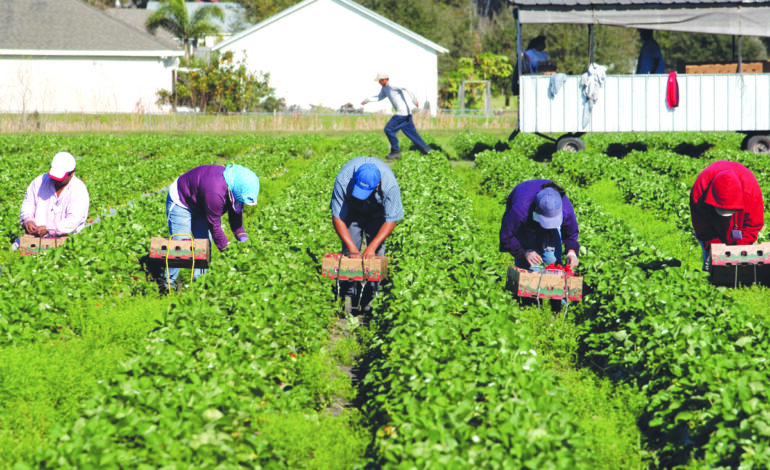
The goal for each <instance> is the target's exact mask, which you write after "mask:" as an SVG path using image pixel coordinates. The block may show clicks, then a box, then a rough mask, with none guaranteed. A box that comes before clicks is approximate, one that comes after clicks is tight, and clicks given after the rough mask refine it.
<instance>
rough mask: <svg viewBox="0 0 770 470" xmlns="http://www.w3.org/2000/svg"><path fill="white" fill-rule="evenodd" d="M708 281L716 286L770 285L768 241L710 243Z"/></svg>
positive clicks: (769, 244) (769, 249) (769, 247)
mask: <svg viewBox="0 0 770 470" xmlns="http://www.w3.org/2000/svg"><path fill="white" fill-rule="evenodd" d="M709 274H710V277H709V279H710V281H711V283H712V284H714V285H718V286H733V287H737V286H739V285H751V284H757V283H758V284H763V285H770V243H767V242H765V243H757V244H755V245H724V244H722V243H712V244H711V266H710V268H709Z"/></svg>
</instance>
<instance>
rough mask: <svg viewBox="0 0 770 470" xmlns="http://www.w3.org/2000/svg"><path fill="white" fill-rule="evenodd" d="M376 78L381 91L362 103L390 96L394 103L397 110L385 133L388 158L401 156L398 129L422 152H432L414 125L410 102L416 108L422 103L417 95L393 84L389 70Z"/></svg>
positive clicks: (386, 126)
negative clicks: (391, 83) (397, 135)
mask: <svg viewBox="0 0 770 470" xmlns="http://www.w3.org/2000/svg"><path fill="white" fill-rule="evenodd" d="M375 80H376V81H377V82H378V83H379V84H380V86H381V87H382V88H381V89H380V93H379V94H378V95H376V96H372V97H369V98H366V99H364V100H363V101H362V102H361V104H362V105H364V104H366V103H370V102H372V101H380V100H383V99H385V98H388V99H389V100H390V103H391V104H392V105H393V109H395V110H396V112H395V114H393V117H391V118H390V120H389V121H388V123H387V124H386V125H385V135H386V136H387V137H388V141H389V142H390V153H389V154H388V156H387V158H388V160H391V159H394V158H400V157H401V148H400V147H399V145H398V137H396V134H397V133H398V131H403V133H404V134H405V135H406V136H407V137H408V138H409V140H411V141H412V142H414V145H416V146H417V148H418V149H420V152H422V153H428V152H430V151H431V148H430V146H429V145H428V144H426V143H425V141H424V140H422V137H420V134H418V133H417V128H415V127H414V120H413V119H412V107H410V106H409V102H411V103H412V104H413V105H414V107H415V108H416V107H417V106H419V105H420V104H419V102H418V101H417V98H415V96H414V95H413V94H412V93H411V92H410V91H409V90H407V89H406V88H400V87H397V86H391V85H390V75H389V74H388V73H387V72H380V73H378V74H377V78H375ZM407 98H408V99H407Z"/></svg>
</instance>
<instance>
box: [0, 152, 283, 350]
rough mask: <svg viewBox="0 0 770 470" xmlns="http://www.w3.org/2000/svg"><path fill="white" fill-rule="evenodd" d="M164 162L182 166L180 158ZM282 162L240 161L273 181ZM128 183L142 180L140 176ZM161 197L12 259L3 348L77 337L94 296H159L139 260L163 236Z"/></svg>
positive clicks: (1, 325) (2, 292)
mask: <svg viewBox="0 0 770 470" xmlns="http://www.w3.org/2000/svg"><path fill="white" fill-rule="evenodd" d="M167 158H168V159H169V160H172V159H175V158H176V159H178V160H179V161H180V162H181V163H175V165H178V166H181V165H182V164H184V158H183V157H167ZM285 160H286V157H285V156H284V155H281V154H275V155H264V154H254V155H248V156H244V157H243V158H242V159H240V160H239V161H241V162H243V163H245V164H248V165H249V166H250V167H251V168H253V169H254V170H255V171H257V172H258V173H260V174H263V175H266V176H264V177H266V178H271V175H276V176H273V177H277V176H278V175H280V172H279V171H278V170H279V169H280V168H281V167H282V166H283V165H284V162H285ZM115 173H118V174H120V172H119V171H118V170H113V172H112V174H113V175H114V174H115ZM122 174H123V175H125V173H122ZM166 174H167V175H168V176H167V177H170V178H173V176H172V175H171V173H170V172H166ZM112 177H114V176H112ZM123 177H125V176H123ZM108 178H109V177H108ZM132 179H137V180H141V179H142V178H141V174H135V175H134V176H133V177H132ZM165 198H166V194H165V192H158V193H155V194H153V195H150V196H149V197H139V199H138V200H137V201H130V202H129V203H127V204H125V205H123V206H120V207H119V208H118V209H116V210H115V211H114V215H108V216H104V218H103V219H102V220H101V221H100V222H99V223H97V224H94V225H92V226H90V227H88V228H86V229H84V230H83V231H82V232H81V233H79V234H77V235H76V236H73V237H70V240H68V241H67V243H66V244H65V245H64V246H63V247H61V248H59V249H56V250H49V251H47V252H45V253H43V254H41V255H39V256H18V257H15V256H13V257H9V259H8V262H7V264H6V265H4V266H3V268H2V273H1V275H0V344H11V343H13V344H19V342H28V341H48V340H50V339H51V338H53V337H59V336H60V335H61V332H62V331H64V332H67V333H68V334H70V333H71V334H77V333H78V330H79V329H80V328H81V325H80V324H79V322H80V320H79V318H80V316H79V315H78V312H79V310H80V309H81V308H82V306H83V305H84V304H85V303H88V302H92V301H93V300H94V298H95V297H103V296H111V295H114V296H119V297H125V296H141V295H150V294H153V293H157V286H156V285H155V284H154V283H153V282H147V279H146V278H147V276H146V274H147V273H146V272H145V271H144V268H143V266H142V264H140V260H141V259H142V258H143V257H145V256H146V255H147V253H148V250H149V243H150V239H151V238H152V237H154V236H165V235H167V233H168V228H167V226H166V221H165V215H164V212H165ZM19 292H23V293H24V295H23V296H19Z"/></svg>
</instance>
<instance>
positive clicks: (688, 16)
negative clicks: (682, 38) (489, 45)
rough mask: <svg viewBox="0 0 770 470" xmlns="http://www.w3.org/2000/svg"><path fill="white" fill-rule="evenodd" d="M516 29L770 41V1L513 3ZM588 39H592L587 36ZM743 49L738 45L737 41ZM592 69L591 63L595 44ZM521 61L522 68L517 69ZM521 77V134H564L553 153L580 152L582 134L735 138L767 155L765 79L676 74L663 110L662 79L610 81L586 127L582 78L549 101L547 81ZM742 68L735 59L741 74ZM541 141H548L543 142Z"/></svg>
mask: <svg viewBox="0 0 770 470" xmlns="http://www.w3.org/2000/svg"><path fill="white" fill-rule="evenodd" d="M510 3H512V4H513V5H514V6H515V9H514V14H515V16H516V18H517V31H518V33H517V50H519V51H521V32H520V31H521V24H527V23H529V24H549V23H568V24H587V25H588V26H589V29H592V28H593V26H594V25H597V24H601V25H608V26H621V27H628V28H645V29H657V30H668V31H686V32H702V33H711V34H730V35H736V36H770V27H768V24H770V1H753V0H722V1H716V0H714V1H711V0H703V1H698V2H696V1H689V2H687V1H677V2H672V1H671V0H652V1H649V0H648V1H642V0H604V1H591V0H551V1H544V0H510ZM591 37H593V34H591ZM739 44H740V41H739ZM589 56H590V58H589V61H590V62H593V44H591V45H590V51H589ZM522 62H523V61H521V60H520V61H519V63H520V64H521V63H522ZM521 68H522V67H521V65H520V66H519V69H518V70H517V71H516V72H515V73H518V74H519V86H520V89H519V109H518V113H519V116H518V117H519V119H518V125H517V128H516V130H514V132H513V133H512V134H511V136H510V139H513V138H515V137H516V135H517V134H518V133H519V132H530V133H535V134H538V135H543V133H546V132H548V133H563V135H562V136H561V137H559V138H558V139H555V141H556V147H557V149H558V150H562V149H565V150H570V151H575V152H577V151H580V150H582V149H584V148H585V144H584V143H583V141H582V140H581V139H580V137H581V136H582V135H583V134H585V133H587V132H672V131H704V132H705V131H736V132H741V133H743V134H746V138H745V139H744V141H743V147H744V148H746V149H748V150H751V151H753V152H756V153H770V74H768V73H751V74H749V73H734V74H680V75H678V76H677V82H678V85H679V106H677V107H675V108H669V107H668V105H667V103H666V87H667V80H668V76H667V75H662V74H658V75H607V76H606V80H605V82H604V85H603V87H602V88H601V89H600V91H599V96H598V100H597V101H596V104H595V105H594V106H593V108H592V109H591V112H590V117H589V118H588V119H584V113H585V112H586V107H587V106H588V103H587V101H586V99H585V98H584V97H583V94H582V90H581V85H580V77H579V76H568V77H566V79H565V81H564V83H563V85H562V87H561V89H560V90H559V91H558V92H557V93H556V94H554V95H551V94H550V93H549V91H548V88H549V84H550V80H551V77H550V76H548V75H522V74H521V72H522V70H521ZM740 68H741V62H740V52H739V61H738V69H739V70H740ZM543 137H546V138H550V137H548V136H545V135H543Z"/></svg>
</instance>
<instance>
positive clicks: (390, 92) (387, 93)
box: [364, 85, 418, 116]
mask: <svg viewBox="0 0 770 470" xmlns="http://www.w3.org/2000/svg"><path fill="white" fill-rule="evenodd" d="M407 96H408V97H409V100H411V102H412V103H413V104H414V105H415V106H418V102H417V98H415V97H414V95H413V94H412V93H411V92H410V91H409V90H407V89H406V88H399V87H396V86H390V85H385V86H384V87H382V90H380V94H379V95H377V96H370V97H369V98H366V99H365V100H364V103H371V102H372V101H380V100H382V99H385V98H388V99H389V100H390V103H391V104H392V105H393V108H394V109H395V110H396V115H397V116H408V115H410V114H412V110H411V108H410V107H409V103H408V102H407Z"/></svg>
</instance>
